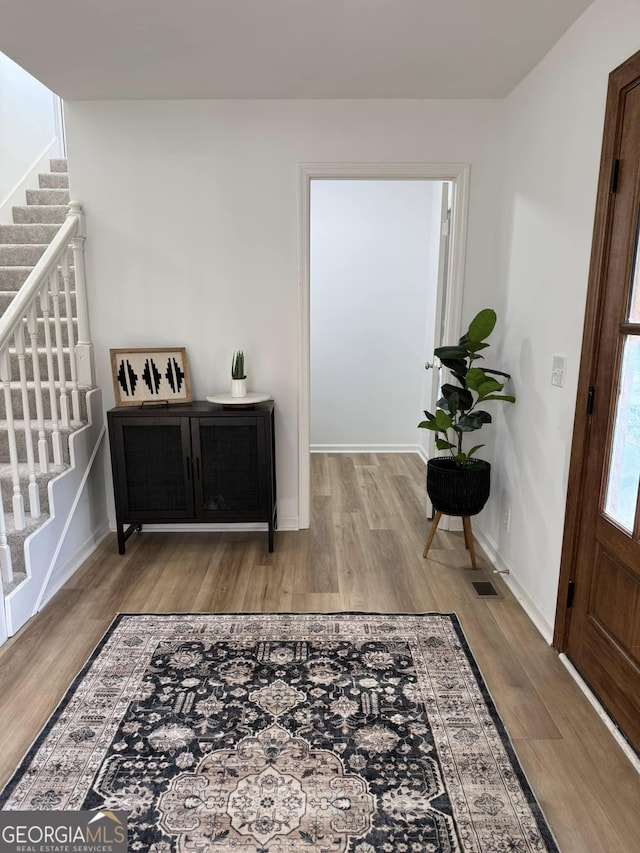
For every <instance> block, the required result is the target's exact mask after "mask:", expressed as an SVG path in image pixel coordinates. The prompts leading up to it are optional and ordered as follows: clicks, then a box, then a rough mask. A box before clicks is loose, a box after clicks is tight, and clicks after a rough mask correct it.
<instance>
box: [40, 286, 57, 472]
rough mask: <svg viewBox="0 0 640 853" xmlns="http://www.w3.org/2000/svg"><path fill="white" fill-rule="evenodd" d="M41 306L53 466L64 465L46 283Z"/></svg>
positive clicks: (42, 292) (42, 291)
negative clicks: (51, 427) (51, 429)
mask: <svg viewBox="0 0 640 853" xmlns="http://www.w3.org/2000/svg"><path fill="white" fill-rule="evenodd" d="M40 305H41V308H42V316H43V317H44V345H45V349H46V354H47V376H46V379H45V381H46V382H48V384H49V405H50V406H51V420H52V421H53V433H52V436H51V441H52V445H53V464H54V465H62V436H61V435H60V420H59V418H58V398H57V396H56V384H55V375H54V371H53V350H52V348H51V326H50V325H49V317H50V312H49V288H48V283H47V282H45V284H44V286H43V288H42V290H41V291H40Z"/></svg>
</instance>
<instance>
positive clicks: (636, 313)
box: [629, 213, 640, 323]
mask: <svg viewBox="0 0 640 853" xmlns="http://www.w3.org/2000/svg"><path fill="white" fill-rule="evenodd" d="M639 252H640V213H639V217H638V231H637V233H636V256H635V260H634V262H633V269H632V271H631V296H630V297H629V322H630V323H640V283H639V282H638V278H639V277H640V273H639V272H638V267H640V263H639V262H638V253H639Z"/></svg>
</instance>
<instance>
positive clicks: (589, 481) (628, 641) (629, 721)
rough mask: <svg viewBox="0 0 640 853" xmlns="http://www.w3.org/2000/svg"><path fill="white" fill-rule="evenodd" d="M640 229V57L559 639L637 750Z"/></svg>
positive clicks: (629, 73) (593, 303)
mask: <svg viewBox="0 0 640 853" xmlns="http://www.w3.org/2000/svg"><path fill="white" fill-rule="evenodd" d="M639 229H640V53H638V54H636V55H635V56H633V57H632V58H631V59H630V60H628V61H627V62H625V63H624V64H623V65H622V66H620V67H619V68H618V69H616V70H615V71H614V72H612V74H611V76H610V80H609V94H608V99H607V110H606V118H605V129H604V140H603V150H602V160H601V169H600V183H599V188H598V200H597V208H596V220H595V228H594V241H593V248H592V256H591V270H590V282H589V295H588V300H587V314H586V321H585V335H584V341H583V353H582V363H581V374H580V383H579V389H578V409H577V413H576V423H575V430H574V444H573V448H572V458H571V472H570V477H569V494H568V502H567V517H566V522H565V538H564V545H563V562H562V570H561V575H560V595H559V602H558V611H557V619H556V636H555V641H554V642H555V645H556V647H557V648H559V649H561V650H563V651H566V653H567V655H568V657H569V658H570V660H571V661H572V662H573V664H574V665H575V667H576V668H577V670H578V671H579V672H580V674H581V675H582V676H583V678H584V679H585V681H586V682H587V683H588V684H589V685H590V687H591V688H592V689H593V691H594V693H595V694H596V695H597V696H598V698H599V699H600V701H601V702H602V704H603V705H604V707H605V708H606V709H607V710H608V712H609V713H610V715H611V716H612V718H613V719H614V720H615V721H616V722H617V724H618V725H619V726H620V728H621V729H622V730H623V732H624V733H625V734H626V736H627V737H628V738H629V740H630V741H631V743H632V744H633V745H634V746H635V748H636V749H640V498H639V491H640V489H639V481H640V258H639V246H638V243H639V240H638V236H639ZM571 599H573V600H571Z"/></svg>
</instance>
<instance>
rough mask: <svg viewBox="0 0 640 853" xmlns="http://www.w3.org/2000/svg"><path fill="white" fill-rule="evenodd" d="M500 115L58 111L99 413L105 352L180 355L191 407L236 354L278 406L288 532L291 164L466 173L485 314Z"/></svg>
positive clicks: (475, 277)
mask: <svg viewBox="0 0 640 853" xmlns="http://www.w3.org/2000/svg"><path fill="white" fill-rule="evenodd" d="M501 111H502V104H501V103H500V102H495V101H316V102H301V101H263V102H252V101H182V102H176V101H135V102H75V103H66V105H65V116H66V130H67V146H68V157H69V168H70V171H71V172H72V173H73V186H74V195H75V196H76V197H77V198H78V199H80V200H81V201H82V202H83V203H84V204H85V206H86V212H87V231H88V237H87V243H86V252H87V278H88V288H89V307H90V319H91V326H92V332H93V339H94V343H95V347H96V364H97V372H98V380H99V382H100V383H101V385H102V387H103V389H104V395H105V402H106V403H107V405H111V404H112V400H113V398H112V396H111V394H112V392H111V388H112V382H111V373H110V367H109V352H108V351H109V347H114V346H122V345H126V346H160V345H164V346H169V345H171V346H173V345H184V346H186V347H187V354H188V357H189V361H190V365H191V373H192V386H193V391H194V396H195V397H197V398H200V399H202V398H204V397H205V396H206V395H208V394H211V393H213V392H214V391H219V390H221V389H226V388H227V387H228V373H229V362H230V358H231V354H232V351H233V350H234V349H235V348H236V347H242V348H243V349H244V351H245V355H246V358H247V375H248V388H249V390H264V391H268V392H270V393H271V394H272V395H273V397H274V399H275V402H276V453H277V476H278V519H279V522H280V523H281V524H282V525H283V526H295V525H296V524H297V516H298V470H297V459H298V447H297V442H298V435H297V430H298V411H297V406H298V402H297V395H298V389H297V382H298V347H299V341H298V334H299V320H300V317H299V304H300V303H299V282H300V254H299V253H300V246H301V235H300V223H301V212H300V209H299V199H300V186H299V172H298V168H299V164H301V163H336V162H339V163H344V162H351V163H363V162H365V163H366V162H396V163H414V162H419V163H425V162H443V161H444V162H469V163H470V164H471V189H470V192H471V198H470V222H469V233H468V244H467V267H468V268H467V275H466V285H465V286H466V288H467V289H468V291H469V292H470V293H471V294H472V300H471V301H472V302H474V303H477V302H480V303H481V304H485V303H486V302H487V300H488V299H489V294H491V292H492V289H493V287H494V274H493V261H494V249H495V230H494V229H495V220H496V210H497V194H496V189H495V188H496V183H497V180H498V176H499V172H500V160H501V146H500V142H501V136H500V117H501ZM418 418H419V413H418ZM108 482H109V480H108ZM109 491H110V488H109ZM109 497H110V500H111V494H110V495H109ZM111 511H112V510H111Z"/></svg>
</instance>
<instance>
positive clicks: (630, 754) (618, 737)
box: [559, 653, 640, 773]
mask: <svg viewBox="0 0 640 853" xmlns="http://www.w3.org/2000/svg"><path fill="white" fill-rule="evenodd" d="M559 657H560V660H561V661H562V663H563V664H564V665H565V666H566V668H567V669H568V670H569V673H570V674H571V677H572V678H573V680H574V681H575V682H576V684H577V685H578V687H579V688H580V690H582V692H583V693H584V695H585V696H586V697H587V699H588V700H589V702H590V703H591V704H592V705H593V707H594V708H595V710H596V713H597V714H598V716H599V717H600V719H601V720H602V722H603V723H604V724H605V726H606V727H607V728H608V729H609V731H610V732H611V734H612V735H613V737H614V740H615V741H616V743H617V744H618V746H619V747H620V749H621V750H622V751H623V752H624V754H625V755H626V756H627V758H628V759H629V761H630V762H631V764H632V765H633V767H634V769H635V771H636V773H640V758H639V757H638V756H637V755H636V753H635V752H634V750H633V748H632V747H631V746H629V744H628V742H627V740H626V739H625V737H624V735H623V734H622V733H621V732H620V729H619V728H618V727H617V726H616V724H615V723H614V722H613V720H612V719H611V717H610V716H609V715H608V714H607V712H606V711H605V709H604V708H603V707H602V705H601V704H600V702H599V701H598V699H597V697H596V695H595V694H594V693H592V692H591V689H590V687H589V685H588V684H587V683H586V681H584V680H583V679H582V677H581V676H580V673H579V672H578V670H577V669H576V668H575V667H574V665H573V664H572V663H571V661H570V660H569V658H568V657H567V656H566V655H565V654H564V653H562V654H560V655H559Z"/></svg>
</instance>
